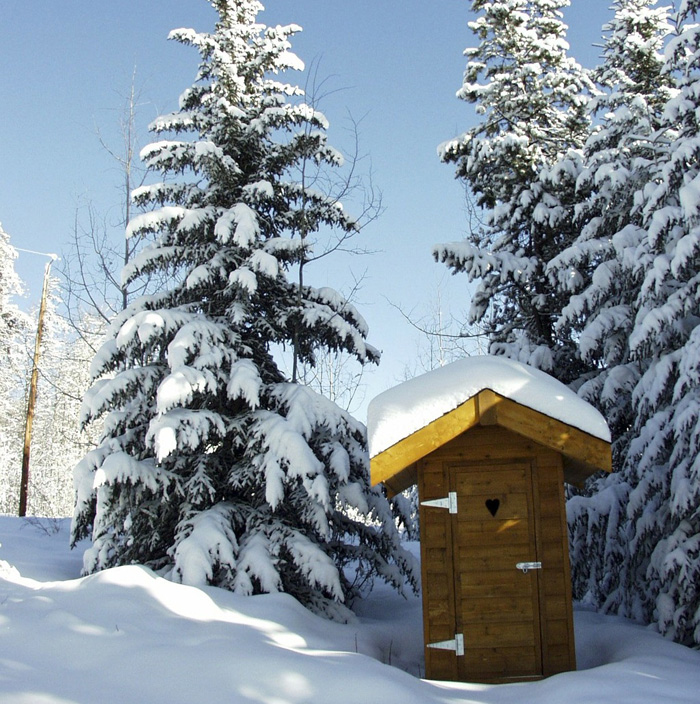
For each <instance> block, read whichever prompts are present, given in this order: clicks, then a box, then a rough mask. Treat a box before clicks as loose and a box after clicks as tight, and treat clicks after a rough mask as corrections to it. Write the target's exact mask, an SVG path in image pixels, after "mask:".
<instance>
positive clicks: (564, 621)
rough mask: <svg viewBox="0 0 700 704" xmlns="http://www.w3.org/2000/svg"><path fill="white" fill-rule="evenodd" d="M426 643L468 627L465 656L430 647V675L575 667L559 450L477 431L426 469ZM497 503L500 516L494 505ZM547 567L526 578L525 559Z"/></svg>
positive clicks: (516, 674)
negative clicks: (453, 506) (448, 503)
mask: <svg viewBox="0 0 700 704" xmlns="http://www.w3.org/2000/svg"><path fill="white" fill-rule="evenodd" d="M418 478H419V485H418V486H419V496H420V500H421V501H426V500H431V499H439V498H443V497H445V496H447V494H448V492H449V491H455V492H457V494H458V504H459V505H458V509H459V510H458V513H457V514H456V515H454V514H450V513H448V511H447V510H446V509H442V508H434V507H426V506H421V557H422V581H423V614H424V616H423V619H424V635H425V643H426V644H428V643H435V642H439V641H448V640H450V639H453V638H454V637H455V634H456V633H463V635H464V641H465V655H464V656H456V655H455V653H454V652H452V651H449V650H443V649H433V648H427V647H426V676H427V677H428V678H431V679H448V680H463V681H475V682H506V681H514V680H526V679H536V678H541V677H547V676H549V675H552V674H555V673H557V672H562V671H566V670H570V669H575V654H574V636H573V623H572V610H571V590H570V575H569V555H568V540H567V534H566V516H565V509H564V494H563V470H562V457H561V455H559V453H557V452H555V451H552V450H549V449H547V448H544V447H542V446H540V445H538V444H537V443H534V442H532V441H528V440H526V439H524V438H522V437H521V436H519V435H517V434H515V433H513V432H510V431H508V430H505V429H503V428H500V427H498V426H485V427H482V426H478V427H475V428H472V429H470V430H469V431H468V432H466V433H465V434H463V435H462V436H460V437H458V438H456V439H455V440H452V441H451V442H449V443H448V444H446V445H445V446H443V447H442V448H440V449H439V450H436V451H435V452H433V453H431V454H430V455H428V456H427V457H425V458H424V459H423V460H421V461H420V462H419V465H418ZM494 509H495V511H494ZM536 561H541V562H542V569H541V570H530V571H528V572H527V573H526V574H524V573H523V572H522V571H521V570H518V569H516V567H515V564H516V563H517V562H536Z"/></svg>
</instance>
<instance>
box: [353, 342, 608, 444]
mask: <svg viewBox="0 0 700 704" xmlns="http://www.w3.org/2000/svg"><path fill="white" fill-rule="evenodd" d="M485 389H490V390H491V391H494V392H495V393H497V394H499V395H501V396H504V397H505V398H508V399H510V400H511V401H515V402H516V403H519V404H520V405H522V406H526V407H527V408H530V409H532V410H533V411H539V412H540V413H543V414H544V415H546V416H549V417H550V418H554V419H556V420H559V421H561V422H563V423H566V424H567V425H570V426H572V427H574V428H578V429H579V430H582V431H583V432H586V433H588V434H589V435H593V436H594V437H597V438H600V439H601V440H605V441H606V442H610V430H609V428H608V425H607V423H606V422H605V419H604V418H603V416H602V415H601V414H600V413H599V412H598V411H597V410H596V409H595V408H593V406H591V405H590V404H589V403H587V402H586V401H584V400H583V399H581V398H579V397H578V396H577V395H576V394H575V393H574V392H573V391H571V389H569V388H567V387H566V386H564V384H562V383H561V382H559V381H557V380H556V379H554V377H551V376H549V374H545V373H544V372H542V371H540V370H539V369H535V368H534V367H530V366H528V365H526V364H522V363H521V362H515V361H513V360H511V359H507V358H506V357H494V356H479V357H467V358H466V359H461V360H459V361H457V362H453V363H452V364H448V365H446V366H444V367H440V368H438V369H435V370H433V371H431V372H428V373H427V374H422V375H421V376H418V377H415V378H413V379H410V380H409V381H406V382H404V383H402V384H399V385H398V386H395V387H394V388H392V389H389V390H387V391H384V392H383V393H381V394H379V395H378V396H377V397H376V398H374V399H373V400H372V401H371V403H370V404H369V408H368V410H367V430H368V434H369V451H370V457H375V456H376V455H378V454H380V453H381V452H384V450H386V449H388V448H389V447H391V446H392V445H395V444H396V443H397V442H400V441H401V440H403V439H405V438H407V437H409V436H410V435H412V434H413V433H415V432H416V431H417V430H420V429H421V428H424V427H425V426H427V425H429V424H430V423H432V422H433V421H434V420H437V419H438V418H440V417H441V416H443V415H445V414H446V413H450V412H451V411H453V410H454V409H455V408H457V407H458V406H461V405H462V404H463V403H464V402H465V401H468V400H469V399H470V398H472V397H473V396H476V395H477V394H478V393H479V392H480V391H483V390H485Z"/></svg>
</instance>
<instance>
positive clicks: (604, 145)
mask: <svg viewBox="0 0 700 704" xmlns="http://www.w3.org/2000/svg"><path fill="white" fill-rule="evenodd" d="M613 9H614V11H615V15H614V17H613V19H612V20H611V21H610V22H609V23H608V24H607V25H605V26H604V28H603V30H604V34H605V45H604V50H603V57H604V63H603V64H602V65H601V66H600V67H599V68H597V69H596V70H595V71H594V72H593V78H594V79H595V80H596V82H597V84H598V86H599V87H600V88H601V93H600V94H599V95H597V96H596V97H595V98H594V100H593V102H592V106H593V110H594V113H597V115H598V116H599V118H600V123H599V125H598V127H597V128H596V129H595V130H594V131H593V133H592V134H591V136H590V137H589V139H588V141H587V143H586V148H585V156H584V168H583V171H582V173H581V175H580V176H579V178H578V183H577V195H578V201H579V205H578V206H577V213H576V215H577V221H578V223H579V225H580V227H581V234H580V236H579V237H578V238H577V240H576V241H575V243H574V244H573V245H572V246H571V247H569V248H567V249H566V250H565V251H564V252H563V253H562V254H561V255H560V256H559V257H557V258H556V259H555V261H554V262H552V263H551V265H550V268H551V270H552V271H556V272H558V278H559V281H560V284H561V285H562V287H563V289H564V290H568V291H569V292H570V293H571V299H570V302H569V304H568V305H567V306H566V307H565V308H564V310H563V311H562V316H561V318H560V320H559V321H558V326H560V327H563V328H565V329H571V330H573V331H575V335H576V336H577V337H578V340H579V354H580V355H581V357H582V358H583V360H584V362H586V363H587V365H588V366H589V368H590V370H591V371H590V372H589V373H588V375H587V378H585V379H583V380H581V381H582V382H583V383H582V385H581V387H580V389H579V393H580V394H581V396H583V397H584V398H585V399H586V400H587V401H589V402H590V403H592V404H594V405H595V406H597V407H598V408H599V409H600V410H601V411H602V412H603V413H604V414H605V417H606V419H607V421H608V424H609V425H610V428H611V431H612V435H613V463H614V466H615V467H618V468H620V467H622V465H623V464H624V462H625V459H626V457H627V453H628V450H629V443H630V441H631V440H632V438H633V435H634V430H633V429H634V423H635V412H636V409H635V404H634V403H633V401H632V394H633V391H634V388H635V386H636V385H637V383H638V382H639V380H640V378H641V376H642V374H643V373H644V371H645V369H646V368H647V362H646V360H645V359H643V358H640V357H639V356H637V355H633V354H632V353H631V351H630V347H629V337H630V335H631V332H632V329H633V326H634V320H635V316H636V314H637V311H638V306H639V293H640V287H641V284H642V279H643V276H644V271H645V269H646V268H647V267H648V266H649V264H650V257H649V256H648V254H647V253H645V250H644V248H643V246H642V244H643V241H644V238H645V231H644V228H643V224H644V213H643V210H642V207H641V203H642V198H641V193H642V190H643V188H644V186H645V185H646V184H647V183H649V182H650V181H651V180H653V178H654V176H655V171H656V164H657V159H658V153H659V150H660V149H662V147H661V146H660V144H661V143H662V141H663V140H659V137H660V135H662V134H663V133H664V130H665V129H666V127H665V126H664V125H663V121H662V112H663V108H664V106H665V104H666V102H667V101H668V100H669V98H670V97H671V95H672V92H673V90H672V86H673V80H672V77H671V76H670V74H668V73H667V72H666V71H665V65H664V56H663V44H664V39H665V37H666V35H667V34H668V32H669V29H670V25H669V18H668V9H667V8H657V7H656V0H618V1H617V2H615V3H614V4H613ZM629 491H630V485H629V484H628V482H627V480H626V478H625V476H624V475H622V474H619V473H616V474H613V475H611V476H609V477H604V478H596V479H594V480H593V481H592V482H590V484H589V486H588V488H587V491H586V492H585V493H586V494H587V497H584V496H578V497H576V498H575V499H574V500H571V501H569V504H568V512H569V517H570V530H571V538H572V544H573V548H574V549H573V550H572V576H573V582H574V593H575V595H576V596H577V597H578V598H587V599H590V600H592V601H594V602H595V603H598V604H600V605H603V606H604V608H606V609H618V608H620V607H622V606H623V604H624V603H626V601H627V600H626V599H625V596H624V594H625V591H626V589H627V587H626V586H624V585H626V584H627V583H628V581H629V579H630V578H631V576H630V574H628V573H627V570H628V568H629V567H630V564H631V562H630V559H629V555H628V552H627V538H628V536H629V524H628V522H627V516H626V506H627V500H628V495H629ZM591 496H593V497H594V498H593V499H591V498H590V497H591Z"/></svg>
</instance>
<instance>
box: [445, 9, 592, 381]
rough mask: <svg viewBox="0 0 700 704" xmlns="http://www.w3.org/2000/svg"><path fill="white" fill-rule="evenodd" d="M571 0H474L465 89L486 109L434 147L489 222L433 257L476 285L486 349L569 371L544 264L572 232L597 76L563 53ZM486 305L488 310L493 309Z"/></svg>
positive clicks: (473, 314)
mask: <svg viewBox="0 0 700 704" xmlns="http://www.w3.org/2000/svg"><path fill="white" fill-rule="evenodd" d="M568 4H569V2H568V0H472V9H473V11H474V12H475V13H481V14H480V16H479V17H478V19H477V20H476V21H474V22H470V23H469V26H470V28H471V30H472V31H473V32H474V34H475V35H476V36H477V37H478V39H479V40H480V43H479V45H478V46H476V47H474V48H469V49H467V50H466V51H465V55H466V56H467V57H468V63H467V67H466V71H465V74H464V83H463V86H462V88H461V90H460V91H459V92H458V97H459V98H461V99H463V100H465V101H467V102H469V103H473V104H475V105H476V111H477V114H478V115H481V116H482V118H481V121H480V122H479V123H478V124H477V125H476V126H475V127H473V128H472V129H470V130H469V131H468V132H466V133H465V134H463V135H462V136H460V137H458V138H456V139H453V140H451V141H449V142H446V143H445V144H444V145H442V146H441V147H440V150H439V153H440V156H441V158H442V160H443V161H445V162H453V163H455V164H456V165H457V171H456V173H457V177H458V178H461V179H462V180H463V181H464V183H465V185H466V186H467V188H468V189H469V190H470V191H471V192H472V193H473V194H475V196H476V198H477V204H478V205H479V206H480V207H482V208H484V209H485V211H486V215H485V222H486V224H485V226H484V228H483V229H482V230H480V231H478V232H473V233H471V235H470V236H469V239H468V240H466V241H463V242H453V243H450V244H443V245H439V246H437V247H436V248H435V257H436V259H437V260H438V261H442V262H444V263H446V264H447V266H449V267H450V268H451V269H452V271H453V272H465V273H466V274H467V275H468V277H469V279H470V280H473V281H474V280H478V281H479V286H478V289H477V291H476V293H475V295H474V298H473V300H472V306H471V311H470V318H471V322H481V324H482V325H483V326H485V327H486V328H487V331H488V333H489V336H490V339H491V351H492V352H494V353H499V354H506V355H508V356H511V357H514V358H517V359H520V360H521V361H524V362H528V363H530V364H533V365H535V366H537V367H539V368H541V369H543V370H545V371H549V372H552V373H554V374H555V375H557V376H558V377H559V378H560V379H562V380H563V381H565V382H570V381H571V380H572V379H575V378H577V377H578V376H579V375H580V371H581V370H580V369H579V368H578V365H577V363H576V355H575V354H574V353H573V350H574V342H573V341H572V340H570V339H567V338H565V337H561V336H559V335H558V334H557V331H555V329H554V322H555V320H556V318H557V316H558V313H559V312H560V310H561V307H562V306H563V302H562V299H561V296H560V293H559V290H558V287H557V286H556V285H554V284H553V283H552V282H551V281H550V280H549V279H548V276H547V274H546V268H547V264H548V263H549V261H550V260H552V259H553V258H554V257H555V256H556V255H557V254H558V253H559V252H561V251H562V249H564V248H565V247H566V246H568V245H569V244H571V242H572V241H573V239H574V237H575V235H576V234H577V233H576V228H575V225H574V223H573V204H574V184H575V179H576V176H577V175H578V169H579V162H580V152H578V151H576V150H580V149H581V147H582V146H583V143H584V140H585V138H586V136H587V134H588V129H589V118H588V113H587V107H586V106H587V102H588V94H589V92H590V90H591V88H592V84H591V83H590V81H589V79H588V78H587V76H586V74H585V72H584V71H583V69H581V67H580V66H579V65H578V64H577V63H576V62H575V61H574V60H573V59H571V58H569V57H568V56H567V49H568V45H567V43H566V41H565V31H566V26H565V25H564V23H563V21H562V13H561V8H563V7H565V6H567V5H568ZM487 313H488V315H487Z"/></svg>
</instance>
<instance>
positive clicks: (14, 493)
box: [0, 225, 29, 514]
mask: <svg viewBox="0 0 700 704" xmlns="http://www.w3.org/2000/svg"><path fill="white" fill-rule="evenodd" d="M16 258H17V250H16V249H15V248H14V247H13V246H12V244H11V243H10V236H9V235H8V234H7V233H6V232H5V230H4V229H3V228H2V225H0V354H1V355H2V360H3V361H2V364H0V512H3V513H13V514H16V512H17V506H18V504H19V484H20V470H21V467H22V440H23V433H24V420H25V403H26V401H25V393H26V386H27V379H28V367H27V354H26V348H25V342H26V336H27V333H28V330H29V319H28V316H27V315H25V314H24V313H23V312H22V311H21V310H20V309H19V308H18V307H17V305H16V304H15V303H14V301H13V299H14V297H15V296H17V295H19V294H21V293H22V291H23V286H22V281H21V280H20V278H19V276H18V275H17V272H16V271H15V267H14V260H15V259H16Z"/></svg>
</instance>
